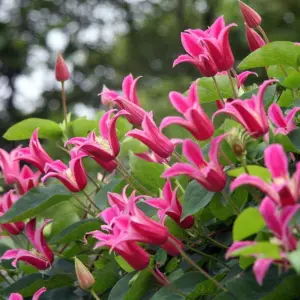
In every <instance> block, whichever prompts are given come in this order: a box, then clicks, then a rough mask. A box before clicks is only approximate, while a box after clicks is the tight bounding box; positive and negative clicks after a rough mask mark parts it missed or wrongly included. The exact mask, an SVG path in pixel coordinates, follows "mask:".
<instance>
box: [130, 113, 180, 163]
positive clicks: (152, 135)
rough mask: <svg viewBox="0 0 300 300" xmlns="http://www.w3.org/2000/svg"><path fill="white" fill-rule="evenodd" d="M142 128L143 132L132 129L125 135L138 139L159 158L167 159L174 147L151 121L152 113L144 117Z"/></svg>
mask: <svg viewBox="0 0 300 300" xmlns="http://www.w3.org/2000/svg"><path fill="white" fill-rule="evenodd" d="M142 128H143V130H140V129H133V130H131V131H129V132H128V133H127V134H126V135H127V136H131V137H133V138H136V139H138V140H139V141H141V142H142V143H143V144H145V145H146V146H148V147H149V148H150V149H151V150H152V151H153V152H155V153H156V154H157V155H159V156H160V157H162V158H168V157H169V156H170V155H171V154H172V152H173V151H174V145H173V143H172V141H171V140H169V139H168V138H167V137H166V136H165V135H163V133H162V132H161V130H159V129H158V128H157V126H156V125H155V123H154V121H153V114H152V112H150V113H147V114H146V115H145V117H144V120H143V122H142Z"/></svg>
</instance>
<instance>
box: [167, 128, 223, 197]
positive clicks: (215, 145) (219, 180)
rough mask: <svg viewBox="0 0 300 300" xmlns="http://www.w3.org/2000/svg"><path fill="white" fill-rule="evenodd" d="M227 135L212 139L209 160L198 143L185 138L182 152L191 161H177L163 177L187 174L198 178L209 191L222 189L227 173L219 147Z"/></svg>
mask: <svg viewBox="0 0 300 300" xmlns="http://www.w3.org/2000/svg"><path fill="white" fill-rule="evenodd" d="M225 136H226V135H225V134H224V135H221V136H218V137H216V138H214V139H213V140H212V142H211V145H210V150H209V158H210V161H209V162H207V161H206V160H205V159H204V156H203V154H202V151H201V148H200V147H199V146H198V144H196V143H195V142H193V141H192V140H189V139H187V140H185V141H184V143H183V149H182V152H183V155H184V156H185V157H186V158H187V160H188V161H189V162H190V163H175V164H174V165H173V166H172V167H170V168H169V169H167V170H166V171H165V172H164V173H163V174H162V177H164V178H171V177H174V176H179V175H187V176H189V177H191V178H194V179H195V180H197V181H198V182H199V183H200V184H201V185H202V186H203V187H205V188H206V189H207V190H209V191H213V192H220V191H222V190H223V188H224V187H225V184H226V175H225V173H224V171H223V167H222V165H221V163H220V161H219V148H220V145H221V142H222V140H223V139H224V137H225Z"/></svg>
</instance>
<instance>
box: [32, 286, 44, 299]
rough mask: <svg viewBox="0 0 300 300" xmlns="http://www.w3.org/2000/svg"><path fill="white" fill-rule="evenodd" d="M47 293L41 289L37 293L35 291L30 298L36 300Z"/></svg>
mask: <svg viewBox="0 0 300 300" xmlns="http://www.w3.org/2000/svg"><path fill="white" fill-rule="evenodd" d="M46 291H47V289H46V288H44V287H42V288H40V289H39V290H38V291H36V292H35V293H34V295H33V297H32V300H38V299H39V298H40V296H41V295H42V294H43V293H45V292H46Z"/></svg>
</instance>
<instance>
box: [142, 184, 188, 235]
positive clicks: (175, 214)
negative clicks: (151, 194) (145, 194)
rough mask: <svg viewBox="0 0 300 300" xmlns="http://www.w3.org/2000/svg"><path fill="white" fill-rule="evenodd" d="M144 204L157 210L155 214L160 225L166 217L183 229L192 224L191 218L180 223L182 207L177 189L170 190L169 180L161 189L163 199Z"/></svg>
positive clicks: (154, 199)
mask: <svg viewBox="0 0 300 300" xmlns="http://www.w3.org/2000/svg"><path fill="white" fill-rule="evenodd" d="M146 203H147V204H149V205H150V206H152V207H155V208H157V209H158V212H157V214H158V217H159V220H160V222H161V223H162V224H164V221H165V219H166V217H167V216H169V217H170V218H172V219H173V220H174V221H175V222H176V223H177V224H178V225H179V226H181V227H182V228H185V229H186V228H190V227H192V226H193V224H194V217H193V216H188V217H186V218H184V219H183V220H182V221H181V215H182V205H181V203H180V202H179V200H178V197H177V188H176V189H175V190H172V185H171V182H170V181H169V180H167V182H166V184H165V186H164V188H163V197H162V198H151V199H149V200H147V201H146Z"/></svg>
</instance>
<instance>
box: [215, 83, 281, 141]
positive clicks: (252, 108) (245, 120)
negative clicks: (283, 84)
mask: <svg viewBox="0 0 300 300" xmlns="http://www.w3.org/2000/svg"><path fill="white" fill-rule="evenodd" d="M274 82H276V80H267V81H265V82H264V83H263V84H262V85H261V86H260V87H259V90H258V93H257V95H253V96H252V98H251V99H247V100H240V99H236V100H234V101H232V102H230V103H226V104H225V107H224V108H223V109H220V110H218V111H216V112H215V113H214V115H213V118H214V117H215V116H217V115H219V114H221V113H225V114H228V115H230V116H231V117H233V118H235V119H236V120H237V121H238V122H239V123H241V124H242V125H243V127H244V128H245V129H246V130H247V131H248V133H249V134H250V135H252V136H253V137H255V138H257V137H260V136H262V135H264V134H266V133H267V132H268V130H269V124H268V118H267V115H266V112H265V109H264V99H263V98H264V94H265V91H266V88H267V87H268V85H270V84H271V83H274Z"/></svg>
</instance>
